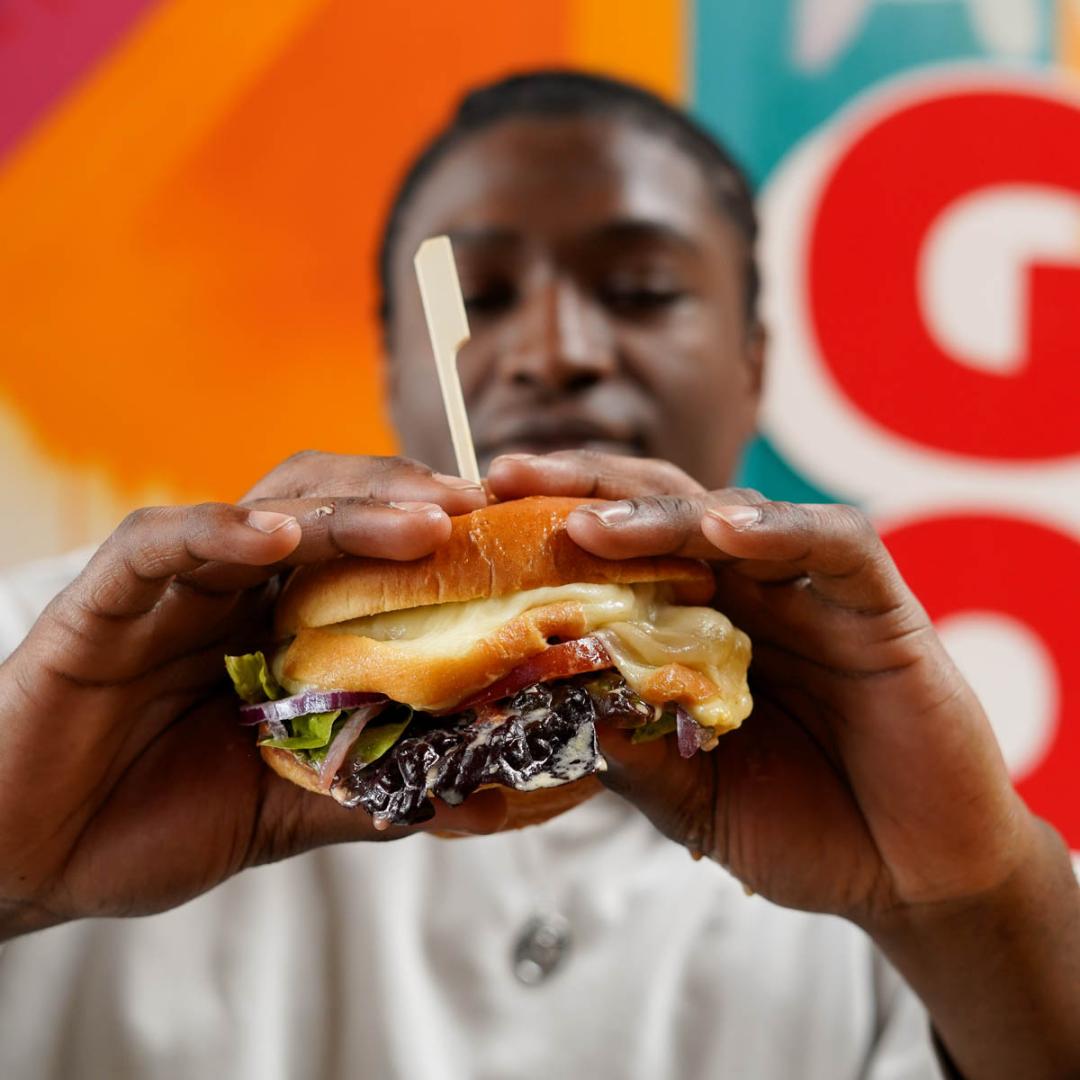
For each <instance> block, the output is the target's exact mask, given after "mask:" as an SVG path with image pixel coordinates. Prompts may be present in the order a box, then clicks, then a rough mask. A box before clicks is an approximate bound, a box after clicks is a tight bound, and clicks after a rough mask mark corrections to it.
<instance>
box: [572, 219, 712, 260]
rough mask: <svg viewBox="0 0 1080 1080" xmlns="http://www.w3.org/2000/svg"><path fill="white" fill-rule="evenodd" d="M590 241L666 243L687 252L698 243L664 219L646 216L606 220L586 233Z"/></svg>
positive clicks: (697, 245) (693, 250) (698, 247)
mask: <svg viewBox="0 0 1080 1080" xmlns="http://www.w3.org/2000/svg"><path fill="white" fill-rule="evenodd" d="M588 239H589V241H590V242H601V243H603V242H609V243H611V242H615V243H649V244H656V243H660V244H667V245H668V246H670V247H675V248H680V249H682V250H683V251H687V252H694V253H696V252H698V251H700V250H701V247H700V245H699V244H698V242H697V241H696V240H695V238H694V237H693V236H691V235H690V234H689V233H686V232H684V231H683V230H682V229H679V228H676V227H675V226H674V225H669V224H668V223H667V222H665V221H655V220H652V219H648V218H617V219H616V220H614V221H609V222H606V223H605V224H603V225H600V226H599V227H598V228H595V229H592V230H591V231H590V232H589V234H588Z"/></svg>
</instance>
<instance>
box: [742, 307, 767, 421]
mask: <svg viewBox="0 0 1080 1080" xmlns="http://www.w3.org/2000/svg"><path fill="white" fill-rule="evenodd" d="M768 340H769V335H768V331H766V329H765V324H764V323H763V322H761V320H760V319H754V321H753V322H752V323H751V324H750V326H749V327H748V328H747V331H746V342H745V344H744V345H743V361H744V363H745V365H746V377H747V384H746V396H747V402H748V406H749V407H748V409H747V413H748V420H749V422H748V425H747V432H746V435H747V438H749V437H750V436H751V435H752V434H753V433H754V431H756V430H757V419H758V413H759V412H760V411H761V397H762V394H763V392H764V389H765V349H766V346H767V345H768Z"/></svg>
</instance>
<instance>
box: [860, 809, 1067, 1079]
mask: <svg viewBox="0 0 1080 1080" xmlns="http://www.w3.org/2000/svg"><path fill="white" fill-rule="evenodd" d="M867 929H869V930H870V933H871V934H872V935H873V937H874V938H875V940H876V941H877V943H878V945H879V946H880V947H881V948H882V950H883V951H884V952H885V954H886V955H887V956H888V957H889V958H890V960H891V961H892V962H893V964H894V965H895V966H896V967H897V968H898V969H899V970H900V971H901V972H902V973H903V975H904V977H905V978H906V979H907V981H908V982H909V984H910V985H911V986H912V988H913V989H914V990H915V992H916V993H917V994H918V995H919V996H920V998H921V999H922V1000H923V1002H924V1003H925V1005H926V1007H927V1009H928V1010H929V1012H930V1016H931V1019H932V1021H933V1024H934V1027H935V1028H936V1029H937V1031H938V1033H939V1035H940V1037H941V1039H942V1042H943V1043H944V1045H945V1046H946V1048H947V1049H948V1051H949V1054H950V1055H951V1056H952V1058H953V1060H954V1062H955V1063H956V1066H957V1068H959V1070H960V1072H961V1073H962V1074H963V1075H964V1076H965V1077H966V1078H967V1080H996V1078H998V1077H1002V1078H1010V1080H1012V1078H1015V1077H1018V1076H1023V1077H1025V1078H1030V1080H1038V1078H1041V1077H1047V1078H1054V1080H1056V1078H1060V1077H1064V1076H1076V1075H1080V888H1078V886H1077V881H1076V878H1075V876H1074V874H1073V869H1072V865H1071V863H1070V860H1069V856H1068V852H1067V851H1066V849H1065V846H1064V844H1063V843H1062V841H1061V838H1060V837H1059V836H1058V835H1057V834H1056V833H1055V832H1054V831H1053V830H1052V829H1051V828H1050V827H1049V826H1047V825H1045V824H1043V823H1042V822H1037V821H1036V822H1034V823H1033V828H1032V834H1031V842H1030V845H1029V851H1028V852H1027V854H1026V855H1025V857H1024V859H1023V860H1022V861H1021V863H1020V864H1019V866H1018V869H1017V871H1016V872H1015V873H1014V874H1013V875H1012V877H1011V878H1010V879H1009V880H1008V881H1007V882H1006V883H1004V884H1003V885H1001V886H1000V887H999V888H997V889H995V890H993V892H992V894H989V895H986V896H983V897H980V898H979V899H978V900H977V901H969V902H965V903H963V904H959V903H950V904H948V905H935V906H934V907H933V909H932V910H920V911H918V912H915V913H905V914H903V915H900V916H894V917H893V918H891V919H890V920H888V922H887V923H886V924H884V925H881V926H876V927H868V928H867Z"/></svg>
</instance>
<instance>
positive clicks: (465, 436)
mask: <svg viewBox="0 0 1080 1080" xmlns="http://www.w3.org/2000/svg"><path fill="white" fill-rule="evenodd" d="M413 265H414V266H415V267H416V278H417V280H418V281H419V283H420V299H421V300H422V301H423V303H424V317H425V318H426V319H427V327H428V335H429V336H430V337H431V349H432V351H433V352H434V354H435V368H436V370H437V371H438V373H439V388H440V389H441V390H442V396H443V407H444V408H445V409H446V420H447V423H448V424H449V425H450V439H451V440H452V442H453V444H454V456H455V457H456V458H457V467H458V473H459V474H460V475H461V476H464V477H465V478H466V479H467V480H472V481H473V482H474V483H477V484H479V483H480V469H479V467H478V465H477V463H476V450H475V449H474V447H473V439H472V431H471V429H470V428H469V416H468V413H466V411H465V399H464V397H463V396H462V394H461V380H460V379H459V378H458V369H457V354H458V350H459V349H460V348H461V347H462V345H464V344H465V342H466V341H468V340H469V320H468V318H467V317H466V315H465V301H464V300H463V299H462V297H461V285H460V284H459V283H458V276H457V266H455V265H454V252H453V249H452V248H451V247H450V238H449V237H448V236H433V237H432V238H431V239H429V240H425V241H424V242H423V243H422V244H421V245H420V247H419V249H418V250H417V252H416V257H415V258H414V259H413Z"/></svg>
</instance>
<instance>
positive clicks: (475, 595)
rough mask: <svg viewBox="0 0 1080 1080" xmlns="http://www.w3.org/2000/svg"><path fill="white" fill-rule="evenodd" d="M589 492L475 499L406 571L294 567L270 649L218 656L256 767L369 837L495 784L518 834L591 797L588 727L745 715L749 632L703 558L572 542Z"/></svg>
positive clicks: (343, 565)
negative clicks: (364, 823)
mask: <svg viewBox="0 0 1080 1080" xmlns="http://www.w3.org/2000/svg"><path fill="white" fill-rule="evenodd" d="M588 501H589V500H582V499H565V498H547V497H537V498H529V499H521V500H518V501H513V502H506V503H498V504H495V505H493V506H488V507H486V508H485V509H482V510H477V511H475V512H474V513H471V514H468V515H465V516H462V517H458V518H454V519H452V523H451V535H450V539H449V541H448V542H447V543H446V544H444V545H443V546H442V547H440V548H439V549H437V550H436V551H435V552H434V553H433V554H431V555H429V556H427V557H426V558H422V559H418V560H416V561H413V562H395V561H391V560H385V559H369V558H354V557H348V556H344V557H341V558H338V559H336V560H333V561H331V562H327V563H322V564H319V565H317V566H312V567H303V568H300V569H298V570H296V571H295V572H294V573H293V575H292V576H291V577H290V579H289V580H288V582H287V584H286V586H285V588H284V590H283V591H282V594H281V596H280V599H279V601H278V604H277V608H276V613H275V624H274V629H275V638H276V641H275V645H274V647H273V649H272V650H270V651H269V656H267V653H264V652H256V653H251V654H248V655H246V656H231V657H227V658H226V666H227V668H228V671H229V674H230V675H231V677H232V679H233V683H234V685H235V686H236V689H237V692H238V693H239V695H240V696H241V697H242V698H243V699H244V701H245V704H244V705H243V706H242V707H241V709H240V712H241V717H242V719H243V721H244V722H247V723H250V724H252V725H257V727H258V734H259V746H260V748H261V752H262V755H263V757H264V758H265V760H266V762H267V763H268V764H269V766H270V767H271V768H272V769H273V770H274V771H275V772H277V773H278V774H280V775H281V776H284V777H286V778H287V779H289V780H291V781H293V782H294V783H297V784H300V785H301V786H302V787H305V788H308V789H310V790H312V791H316V792H320V793H322V794H326V795H330V796H332V797H333V798H335V799H337V800H338V802H340V803H342V804H344V805H345V806H349V807H362V808H363V809H364V810H366V811H367V812H368V813H370V814H371V815H372V816H373V818H374V819H375V823H376V825H378V826H380V827H385V826H387V825H389V824H409V823H415V822H419V821H423V820H426V819H427V818H430V817H431V816H432V815H433V813H434V805H433V801H432V800H433V799H441V800H442V801H443V802H446V803H449V804H451V805H457V804H459V803H461V802H462V801H463V800H464V799H466V798H468V796H469V795H470V794H472V793H473V792H474V791H476V790H478V789H480V788H484V787H488V786H492V785H499V786H501V787H503V788H504V789H506V796H507V802H508V806H509V815H510V816H509V821H508V826H509V827H515V826H521V825H527V824H533V823H537V822H540V821H543V820H546V819H547V818H549V817H552V816H554V815H555V814H557V813H561V812H562V811H564V810H568V809H570V808H571V807H572V806H574V805H576V804H578V803H580V802H581V801H583V800H584V799H586V798H588V797H589V796H590V795H592V794H593V793H594V792H596V791H597V790H599V783H598V781H597V779H596V773H597V772H599V771H601V770H603V769H604V768H605V764H604V761H603V758H602V756H601V754H600V751H599V748H598V744H597V737H596V728H597V724H598V723H599V724H608V725H612V726H614V727H618V728H625V729H628V730H629V732H630V738H631V739H633V740H634V741H638V742H640V741H645V740H650V739H657V738H663V737H665V736H669V735H670V736H672V737H673V738H675V739H677V741H678V748H679V752H680V753H681V754H683V756H690V755H691V754H693V753H696V752H697V751H698V750H709V749H712V748H713V746H715V744H716V741H717V738H718V737H719V736H720V735H721V734H722V733H724V732H726V731H729V730H731V729H732V728H735V727H737V726H738V725H739V724H740V723H741V722H742V721H743V719H744V718H745V717H746V716H747V715H748V714H749V712H750V708H751V701H750V694H749V690H748V688H747V682H746V672H747V666H748V664H749V660H750V643H749V640H748V639H747V637H746V635H745V634H743V633H742V632H741V631H740V630H737V629H736V628H735V627H733V626H732V624H731V622H730V621H729V620H728V619H727V618H726V617H725V616H724V615H722V614H721V613H720V612H719V611H716V610H715V609H714V608H713V607H711V606H709V604H710V601H711V600H712V599H713V594H714V592H715V581H714V578H713V574H712V571H711V570H710V568H709V567H708V566H707V565H706V564H705V563H702V562H698V561H696V560H693V559H683V558H636V559H625V560H618V561H614V560H606V559H601V558H597V557H596V556H594V555H591V554H589V553H588V552H586V551H584V550H583V549H581V548H580V547H578V546H577V545H576V544H575V543H574V542H573V541H572V540H571V539H570V537H569V535H568V533H567V531H566V520H567V517H568V516H569V514H570V513H571V511H572V510H574V509H575V508H576V507H578V506H581V505H583V504H584V503H586V502H588Z"/></svg>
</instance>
